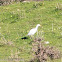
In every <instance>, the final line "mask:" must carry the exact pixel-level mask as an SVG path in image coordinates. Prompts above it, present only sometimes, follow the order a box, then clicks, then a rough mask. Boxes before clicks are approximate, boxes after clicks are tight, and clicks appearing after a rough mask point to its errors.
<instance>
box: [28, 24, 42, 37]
mask: <svg viewBox="0 0 62 62" xmlns="http://www.w3.org/2000/svg"><path fill="white" fill-rule="evenodd" d="M39 26H41V25H40V24H37V26H36V27H35V28H33V29H31V30H30V31H29V33H28V36H32V35H34V34H35V33H36V32H37V30H38V27H39Z"/></svg>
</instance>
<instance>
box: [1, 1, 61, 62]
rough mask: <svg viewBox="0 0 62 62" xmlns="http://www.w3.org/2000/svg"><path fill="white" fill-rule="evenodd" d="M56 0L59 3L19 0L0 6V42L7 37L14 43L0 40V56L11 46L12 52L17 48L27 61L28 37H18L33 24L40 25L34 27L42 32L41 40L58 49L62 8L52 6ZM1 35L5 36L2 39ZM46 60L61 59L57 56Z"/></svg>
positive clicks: (57, 61)
mask: <svg viewBox="0 0 62 62" xmlns="http://www.w3.org/2000/svg"><path fill="white" fill-rule="evenodd" d="M57 3H61V4H62V0H59V1H58V0H54V1H44V2H30V3H23V2H21V3H13V4H10V5H8V6H0V33H1V35H0V42H3V43H4V42H6V41H7V42H8V41H10V42H13V44H14V45H15V47H14V46H13V47H12V45H10V46H9V45H5V44H1V43H0V58H1V59H4V58H9V56H11V50H13V53H15V52H16V50H17V51H20V53H19V54H18V56H20V58H22V59H24V60H25V62H26V61H29V59H30V58H32V57H33V56H32V53H31V48H32V45H31V44H29V43H30V42H31V41H32V40H31V39H30V38H29V39H27V40H22V39H21V38H22V37H24V36H26V35H27V33H28V32H29V30H30V29H31V28H33V27H35V26H36V25H37V24H41V25H42V26H41V27H39V29H38V30H39V31H40V32H41V31H43V32H44V34H43V37H44V39H45V41H49V42H50V44H49V45H50V46H55V47H57V48H58V49H59V50H60V51H61V52H62V34H61V33H62V10H60V9H57V8H56V7H57ZM52 24H53V31H52ZM2 35H3V36H4V38H5V39H4V40H3V36H2ZM36 36H37V35H36V34H35V37H36ZM39 36H42V35H41V34H40V35H39ZM5 40H6V41H5ZM22 59H21V60H22ZM0 62H1V61H0ZM3 62H5V61H3ZM22 62H23V61H22ZM48 62H61V59H58V60H54V61H48Z"/></svg>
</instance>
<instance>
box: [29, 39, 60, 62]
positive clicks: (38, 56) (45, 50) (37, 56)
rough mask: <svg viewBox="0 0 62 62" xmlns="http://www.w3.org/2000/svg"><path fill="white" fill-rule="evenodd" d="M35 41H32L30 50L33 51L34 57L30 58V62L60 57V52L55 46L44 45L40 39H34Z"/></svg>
mask: <svg viewBox="0 0 62 62" xmlns="http://www.w3.org/2000/svg"><path fill="white" fill-rule="evenodd" d="M34 41H35V43H33V44H32V45H33V48H32V50H33V51H34V59H31V61H30V62H35V61H36V62H45V61H47V60H48V58H50V59H51V60H53V59H58V58H61V53H60V51H59V50H58V49H56V48H55V47H50V46H47V47H45V46H44V43H42V42H41V39H38V38H37V39H35V40H34Z"/></svg>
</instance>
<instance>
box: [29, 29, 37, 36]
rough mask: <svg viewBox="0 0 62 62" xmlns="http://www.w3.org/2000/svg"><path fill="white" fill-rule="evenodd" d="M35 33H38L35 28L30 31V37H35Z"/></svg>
mask: <svg viewBox="0 0 62 62" xmlns="http://www.w3.org/2000/svg"><path fill="white" fill-rule="evenodd" d="M35 33H36V29H35V28H33V29H31V30H30V31H29V33H28V35H33V34H35Z"/></svg>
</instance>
